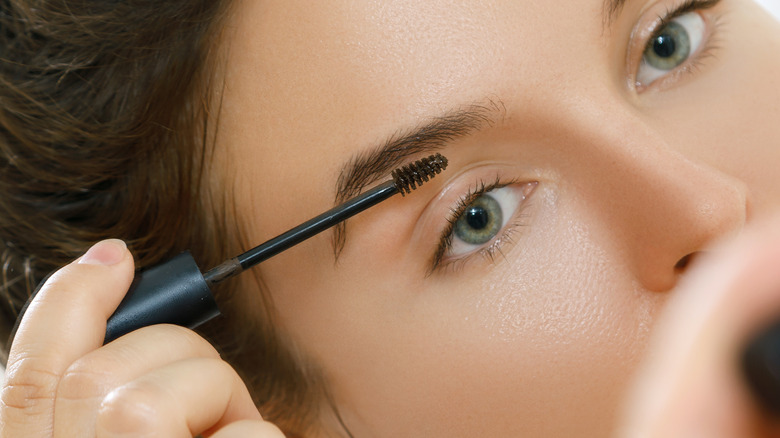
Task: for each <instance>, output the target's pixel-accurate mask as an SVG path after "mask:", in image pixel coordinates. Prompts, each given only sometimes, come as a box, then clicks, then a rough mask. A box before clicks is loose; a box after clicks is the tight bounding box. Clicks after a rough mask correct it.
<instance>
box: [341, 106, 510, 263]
mask: <svg viewBox="0 0 780 438" xmlns="http://www.w3.org/2000/svg"><path fill="white" fill-rule="evenodd" d="M505 112H506V108H505V107H504V104H503V102H501V101H496V100H493V99H488V100H487V102H486V103H484V104H471V105H468V106H466V107H464V108H460V109H457V110H454V111H450V112H448V113H445V114H443V115H439V116H436V117H433V118H432V119H431V121H429V122H428V123H425V124H424V125H422V126H419V127H417V128H414V129H411V130H409V131H408V132H403V131H402V132H401V133H399V134H395V135H392V136H390V137H389V138H388V139H387V140H385V141H384V142H383V143H381V145H380V146H379V147H373V148H369V149H368V150H367V151H365V152H359V153H357V154H355V155H354V156H353V157H352V158H351V159H350V160H349V161H348V162H347V163H346V164H345V165H344V167H343V168H342V170H341V173H340V174H339V177H338V180H337V181H336V202H335V204H336V205H338V204H341V203H342V202H344V201H346V200H347V199H350V198H352V197H354V196H357V195H358V194H360V193H361V192H362V191H363V189H365V188H366V186H368V185H369V184H371V183H373V182H376V181H377V180H379V179H380V178H383V177H386V176H388V174H389V173H390V171H391V170H393V169H395V168H397V167H398V166H400V165H401V164H403V162H404V161H407V160H408V159H409V157H413V156H416V155H420V154H423V153H432V152H435V151H439V150H441V149H442V148H444V147H445V146H446V145H447V144H449V143H451V142H452V141H455V140H457V139H459V138H463V137H466V136H468V135H470V134H472V133H473V132H474V131H478V130H480V129H482V128H484V127H485V126H492V125H494V124H495V122H496V119H497V118H498V116H499V115H500V114H504V113H505ZM345 243H346V228H345V224H344V223H341V224H339V225H337V226H336V227H335V228H334V236H333V252H334V255H335V257H336V259H337V260H338V256H339V254H340V253H341V250H342V249H343V248H344V244H345Z"/></svg>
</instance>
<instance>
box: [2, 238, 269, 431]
mask: <svg viewBox="0 0 780 438" xmlns="http://www.w3.org/2000/svg"><path fill="white" fill-rule="evenodd" d="M132 277H133V259H132V256H131V255H130V253H129V252H128V251H127V249H126V247H125V245H124V243H122V242H121V241H117V240H108V241H103V242H100V243H98V244H97V245H95V246H94V247H92V248H91V249H90V250H89V251H88V252H87V253H86V254H85V255H83V256H82V257H81V258H80V259H78V260H76V261H75V262H73V263H71V264H70V265H68V266H66V267H64V268H62V269H60V270H59V271H58V272H56V273H55V274H54V275H53V276H52V277H51V278H49V280H48V281H47V282H46V284H45V285H44V286H43V287H42V288H41V290H40V291H39V293H38V294H37V296H36V297H35V299H34V300H33V301H32V302H31V304H30V306H29V307H28V309H27V312H26V314H25V316H24V319H23V320H22V322H21V324H20V326H19V329H18V331H17V333H16V338H15V340H14V343H13V345H12V346H11V351H10V355H9V359H8V366H7V371H6V376H7V377H6V382H5V385H4V386H3V388H2V393H1V394H0V437H9V438H10V437H29V438H37V437H50V436H55V437H93V436H98V437H112V436H165V437H168V436H194V435H198V434H204V435H206V436H213V437H219V438H222V437H233V436H235V437H245V436H257V437H267V438H270V437H274V438H283V437H284V435H283V434H282V433H281V432H280V431H279V429H277V428H276V427H275V426H273V425H272V424H270V423H267V422H265V421H263V419H262V418H261V416H260V414H259V413H258V412H257V409H256V408H255V406H254V404H253V403H252V400H251V398H250V396H249V392H248V391H247V389H246V387H245V386H244V384H243V382H242V381H241V379H240V378H239V377H238V375H237V374H236V372H235V371H234V370H233V369H232V368H231V367H230V366H229V365H228V364H227V363H225V362H224V361H222V360H221V359H220V358H219V354H218V353H217V352H216V350H215V349H214V348H213V347H212V346H211V345H210V344H209V343H208V342H206V341H205V340H204V339H202V338H201V337H199V336H198V335H196V334H195V333H194V332H192V331H190V330H187V329H184V328H181V327H176V326H171V325H159V326H152V327H145V328H143V329H140V330H137V331H135V332H132V333H129V334H127V335H126V336H123V337H121V338H119V339H117V340H115V341H114V342H111V343H109V344H107V345H105V346H103V345H102V343H103V336H104V334H105V328H106V320H107V319H108V317H109V316H110V315H111V314H112V313H113V311H114V309H116V307H117V306H118V305H119V303H120V301H121V300H122V297H123V295H124V293H125V292H126V291H127V289H128V287H129V285H130V282H131V280H132Z"/></svg>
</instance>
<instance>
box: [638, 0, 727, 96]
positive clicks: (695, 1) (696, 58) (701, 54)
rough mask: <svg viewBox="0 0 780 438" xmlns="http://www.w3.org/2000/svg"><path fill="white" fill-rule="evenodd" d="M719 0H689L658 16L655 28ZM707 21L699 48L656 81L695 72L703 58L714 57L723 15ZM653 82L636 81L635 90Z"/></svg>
mask: <svg viewBox="0 0 780 438" xmlns="http://www.w3.org/2000/svg"><path fill="white" fill-rule="evenodd" d="M721 2H722V0H715V1H699V0H689V1H688V2H687V3H685V4H683V5H682V6H680V7H679V8H677V9H676V10H670V11H667V13H666V15H665V16H663V17H659V21H658V25H657V26H656V28H657V29H662V28H663V27H664V26H666V25H667V24H668V23H669V22H671V21H672V20H674V19H675V18H677V17H679V16H681V15H684V14H686V13H688V12H695V11H700V10H705V9H709V8H712V7H715V6H717V5H718V4H720V3H721ZM707 21H708V24H709V30H708V36H707V38H706V40H705V41H704V42H703V43H702V46H701V47H700V48H699V50H698V51H697V52H696V53H695V54H693V56H691V57H690V58H689V59H688V60H686V61H685V63H684V64H683V65H682V66H680V67H678V68H677V69H675V71H673V72H671V73H670V74H669V75H667V76H666V77H665V78H660V79H659V80H658V81H657V82H658V83H663V82H666V81H667V80H669V79H670V78H679V77H680V76H683V75H687V74H693V73H696V72H698V71H699V70H700V69H701V68H702V67H703V65H704V61H705V60H707V59H708V58H714V57H715V56H716V54H717V52H718V49H720V45H719V44H718V42H719V37H720V34H721V27H722V25H723V16H722V15H715V16H712V17H711V18H710V19H709V20H707ZM656 36H657V35H656V34H653V37H651V40H652V38H655V37H656ZM646 46H647V44H645V47H646ZM642 53H644V52H642ZM654 83H655V81H654V82H653V83H651V84H647V85H641V86H640V84H639V83H637V90H638V91H643V90H644V89H647V88H649V87H651V86H652V85H653V84H654Z"/></svg>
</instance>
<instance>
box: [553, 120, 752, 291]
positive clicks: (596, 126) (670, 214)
mask: <svg viewBox="0 0 780 438" xmlns="http://www.w3.org/2000/svg"><path fill="white" fill-rule="evenodd" d="M573 118H574V119H576V120H577V122H574V123H573V130H572V131H570V132H572V133H573V136H574V138H575V139H576V140H575V141H579V142H582V145H581V147H576V148H573V149H576V150H577V152H575V155H577V154H582V155H581V156H576V157H573V158H574V160H573V162H574V163H578V164H574V165H573V166H572V169H571V172H567V173H569V174H570V175H573V177H575V178H577V179H579V181H578V182H577V185H578V187H579V189H578V193H582V194H583V197H584V198H586V199H587V201H588V202H587V204H585V205H584V206H583V207H584V208H586V209H593V208H594V207H595V210H592V211H591V213H592V214H596V215H597V217H599V219H600V222H601V223H602V224H604V225H605V227H604V228H602V229H603V230H604V231H606V232H607V233H608V240H609V241H611V242H613V244H614V245H615V248H616V249H617V251H618V254H619V256H620V257H621V259H622V260H623V261H624V262H625V263H627V264H628V266H629V267H630V269H631V270H632V272H633V274H634V275H635V276H636V278H637V279H638V280H639V282H640V283H641V284H642V285H643V286H644V287H645V288H647V289H649V290H654V291H665V290H669V289H670V288H672V287H673V286H674V284H675V283H676V281H677V278H678V276H679V269H678V268H679V266H681V265H682V263H680V262H681V261H683V260H685V259H687V256H689V255H692V254H694V253H696V252H698V251H701V250H702V249H703V248H705V247H706V246H707V245H708V244H709V243H710V242H711V241H713V240H715V239H718V238H720V237H723V236H726V235H729V234H732V233H736V232H737V231H738V230H739V229H740V228H742V226H743V225H744V223H745V221H746V214H747V202H748V199H747V198H748V194H747V189H746V186H745V185H744V184H743V183H742V182H741V181H739V180H737V179H735V178H733V177H731V176H729V175H726V174H724V173H722V172H720V171H719V170H717V169H715V168H713V167H711V166H708V165H707V164H705V163H701V162H698V161H693V160H691V159H689V158H688V157H686V156H684V155H683V154H681V153H680V152H678V151H677V150H675V148H674V147H673V146H672V145H670V144H669V143H668V142H667V141H666V140H665V139H664V138H663V136H662V135H661V133H658V132H654V131H653V130H652V129H651V128H650V127H649V126H648V125H647V124H646V123H644V122H643V121H642V119H641V117H639V116H638V115H637V114H635V113H634V112H632V111H630V110H626V108H625V107H623V108H615V107H612V108H606V109H598V108H591V111H586V112H585V114H584V115H583V114H582V113H580V114H579V115H576V116H574V117H573ZM578 128H579V129H578ZM576 175H579V177H577V176H576Z"/></svg>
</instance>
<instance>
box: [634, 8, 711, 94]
mask: <svg viewBox="0 0 780 438" xmlns="http://www.w3.org/2000/svg"><path fill="white" fill-rule="evenodd" d="M722 3H723V0H686V1H685V2H682V3H679V4H677V5H676V6H675V5H666V7H665V10H664V12H663V13H660V14H658V15H656V16H655V18H654V19H652V23H651V25H650V26H648V24H647V20H644V19H643V20H640V21H639V22H638V23H637V24H636V26H635V28H634V30H633V31H632V32H631V40H630V43H629V49H628V53H627V54H626V69H627V70H626V74H627V77H628V82H629V86H630V87H631V89H634V90H635V91H636V92H641V90H640V88H642V89H644V88H647V87H648V86H650V85H651V84H638V83H637V72H638V69H639V68H640V67H641V65H642V62H643V57H644V53H645V50H646V48H647V45H648V44H649V43H650V41H652V39H653V38H654V37H656V36H658V34H659V33H660V31H661V30H662V29H663V28H664V27H665V26H666V25H668V24H669V23H670V22H672V21H673V20H675V19H676V18H679V17H681V16H683V15H685V14H688V13H692V12H695V13H698V12H700V11H703V10H707V9H711V8H714V7H716V6H718V5H720V4H722ZM662 7H663V6H662ZM645 13H647V12H645ZM643 15H644V14H643ZM702 17H703V18H704V19H705V23H706V25H707V27H708V28H709V30H708V36H707V37H706V41H702V47H703V48H704V49H705V50H706V49H707V48H708V47H709V46H710V44H711V42H712V39H713V38H714V37H715V35H714V34H715V33H716V31H715V29H716V28H717V23H716V22H715V23H713V19H712V17H708V16H707V15H703V14H702ZM702 51H704V50H702V48H700V49H699V51H698V52H697V53H692V54H691V57H690V58H689V60H686V62H685V64H688V62H689V61H690V60H691V59H694V58H696V57H698V56H700V54H701V52H702ZM675 70H676V69H675ZM669 73H670V74H672V71H670V72H669ZM658 80H663V78H659V79H658ZM655 82H656V81H653V83H655ZM643 85H644V86H643Z"/></svg>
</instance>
